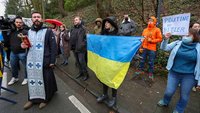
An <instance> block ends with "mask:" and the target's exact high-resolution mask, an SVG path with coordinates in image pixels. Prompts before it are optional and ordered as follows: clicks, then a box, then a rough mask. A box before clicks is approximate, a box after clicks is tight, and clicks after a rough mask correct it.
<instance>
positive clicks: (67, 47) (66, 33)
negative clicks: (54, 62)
mask: <svg viewBox="0 0 200 113" xmlns="http://www.w3.org/2000/svg"><path fill="white" fill-rule="evenodd" d="M61 39H62V45H63V46H62V47H63V48H64V54H65V56H66V57H69V56H70V44H69V40H70V37H69V31H68V30H65V31H63V34H62V36H61V32H60V33H59V34H58V49H60V41H61ZM59 51H60V50H59Z"/></svg>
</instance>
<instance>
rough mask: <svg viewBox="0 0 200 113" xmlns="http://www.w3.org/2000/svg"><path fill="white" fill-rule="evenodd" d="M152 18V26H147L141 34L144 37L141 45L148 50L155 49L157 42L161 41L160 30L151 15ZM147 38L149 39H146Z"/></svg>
mask: <svg viewBox="0 0 200 113" xmlns="http://www.w3.org/2000/svg"><path fill="white" fill-rule="evenodd" d="M151 19H153V23H154V26H153V27H149V25H148V27H147V28H145V29H144V31H143V33H142V36H143V37H144V38H145V39H144V41H143V43H142V47H143V48H145V49H148V50H152V51H156V45H157V43H159V42H161V41H162V34H161V30H160V29H159V28H157V27H156V21H157V20H156V18H155V17H153V16H152V17H151ZM148 40H149V41H148Z"/></svg>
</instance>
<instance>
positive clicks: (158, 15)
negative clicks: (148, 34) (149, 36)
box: [157, 0, 163, 25]
mask: <svg viewBox="0 0 200 113" xmlns="http://www.w3.org/2000/svg"><path fill="white" fill-rule="evenodd" d="M162 2H163V0H157V4H158V5H157V20H158V22H157V25H159V24H160V11H161V5H162Z"/></svg>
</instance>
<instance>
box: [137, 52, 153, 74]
mask: <svg viewBox="0 0 200 113" xmlns="http://www.w3.org/2000/svg"><path fill="white" fill-rule="evenodd" d="M141 56H142V60H141V61H140V65H139V69H140V70H144V64H145V61H146V58H147V57H148V60H149V61H148V64H149V73H153V71H154V59H155V56H156V52H155V51H152V50H148V49H144V50H143V53H142V55H141Z"/></svg>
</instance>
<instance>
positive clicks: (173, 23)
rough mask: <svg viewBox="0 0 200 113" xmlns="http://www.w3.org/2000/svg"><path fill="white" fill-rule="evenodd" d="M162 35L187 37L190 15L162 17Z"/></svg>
mask: <svg viewBox="0 0 200 113" xmlns="http://www.w3.org/2000/svg"><path fill="white" fill-rule="evenodd" d="M162 19H163V34H166V33H167V32H170V33H171V34H172V35H187V34H188V31H189V24H190V13H185V14H178V15H172V16H166V17H163V18H162Z"/></svg>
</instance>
